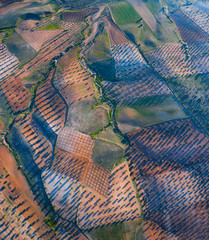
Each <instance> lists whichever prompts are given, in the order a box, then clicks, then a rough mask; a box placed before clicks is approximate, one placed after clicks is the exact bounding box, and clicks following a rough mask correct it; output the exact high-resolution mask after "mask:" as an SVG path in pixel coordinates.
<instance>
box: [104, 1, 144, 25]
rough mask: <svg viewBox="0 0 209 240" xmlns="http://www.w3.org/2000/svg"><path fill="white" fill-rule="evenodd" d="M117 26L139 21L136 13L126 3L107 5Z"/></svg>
mask: <svg viewBox="0 0 209 240" xmlns="http://www.w3.org/2000/svg"><path fill="white" fill-rule="evenodd" d="M108 5H109V7H110V10H111V12H112V14H113V17H114V20H115V22H116V23H117V24H119V25H120V24H127V23H135V22H137V21H138V20H139V19H140V15H139V14H138V13H137V11H136V10H135V9H134V8H133V7H132V5H130V3H128V2H126V1H120V2H113V3H109V4H108Z"/></svg>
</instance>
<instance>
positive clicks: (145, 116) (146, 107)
mask: <svg viewBox="0 0 209 240" xmlns="http://www.w3.org/2000/svg"><path fill="white" fill-rule="evenodd" d="M185 117H187V116H186V115H185V113H184V112H183V111H182V109H181V107H180V106H179V105H178V104H177V102H176V101H175V99H174V98H173V97H172V96H152V97H144V98H142V99H139V102H135V103H130V104H128V103H127V104H123V105H121V106H119V107H117V111H116V120H117V122H118V125H119V128H120V129H121V131H122V132H127V131H131V130H134V129H137V128H141V127H145V126H149V125H153V124H156V123H160V122H164V121H168V120H172V119H178V118H185Z"/></svg>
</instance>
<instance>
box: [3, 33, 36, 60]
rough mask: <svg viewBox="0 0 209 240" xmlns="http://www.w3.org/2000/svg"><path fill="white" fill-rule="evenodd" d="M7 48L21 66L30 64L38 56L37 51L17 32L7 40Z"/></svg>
mask: <svg viewBox="0 0 209 240" xmlns="http://www.w3.org/2000/svg"><path fill="white" fill-rule="evenodd" d="M6 44H7V47H8V49H9V50H10V52H11V53H13V54H14V55H15V56H16V57H17V58H18V60H19V61H20V63H21V64H24V63H26V62H28V61H29V60H30V59H31V58H33V57H34V56H35V54H36V50H35V49H34V48H32V47H31V45H30V44H29V43H27V42H26V41H25V40H24V39H23V38H22V37H21V36H20V34H18V33H17V32H16V31H15V32H14V33H12V35H11V36H10V37H9V38H8V40H7V43H6Z"/></svg>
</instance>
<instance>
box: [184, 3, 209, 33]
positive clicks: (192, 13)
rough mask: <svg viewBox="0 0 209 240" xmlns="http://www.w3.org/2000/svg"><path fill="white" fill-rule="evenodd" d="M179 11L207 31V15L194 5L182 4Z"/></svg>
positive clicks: (208, 29) (208, 27) (208, 30)
mask: <svg viewBox="0 0 209 240" xmlns="http://www.w3.org/2000/svg"><path fill="white" fill-rule="evenodd" d="M181 11H182V12H183V13H184V14H186V15H187V16H188V17H189V18H190V19H191V20H192V21H194V22H195V23H196V24H197V25H198V26H200V27H201V28H202V29H203V30H204V31H205V32H207V33H209V24H208V22H209V16H208V14H207V13H205V12H203V11H201V10H200V9H198V8H197V7H195V6H194V5H192V6H191V5H190V6H183V7H181Z"/></svg>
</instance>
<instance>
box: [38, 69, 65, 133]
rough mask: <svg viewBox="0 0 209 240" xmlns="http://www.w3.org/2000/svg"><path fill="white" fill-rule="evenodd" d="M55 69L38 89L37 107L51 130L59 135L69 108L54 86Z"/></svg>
mask: <svg viewBox="0 0 209 240" xmlns="http://www.w3.org/2000/svg"><path fill="white" fill-rule="evenodd" d="M54 71H55V69H53V70H52V71H51V72H50V74H49V76H48V77H47V79H46V81H45V82H44V83H43V84H42V85H41V86H40V87H39V88H38V89H37V91H36V99H35V105H36V107H37V108H38V110H39V112H40V113H41V115H42V117H43V118H44V119H45V120H46V122H47V123H48V125H49V126H50V128H51V129H52V130H53V131H54V132H56V133H59V132H60V131H61V130H62V128H63V127H64V124H65V117H66V111H67V107H66V105H65V103H64V101H63V100H62V98H61V96H60V95H59V94H58V93H57V92H56V90H55V89H54V87H53V86H52V83H51V81H52V78H53V76H54Z"/></svg>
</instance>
